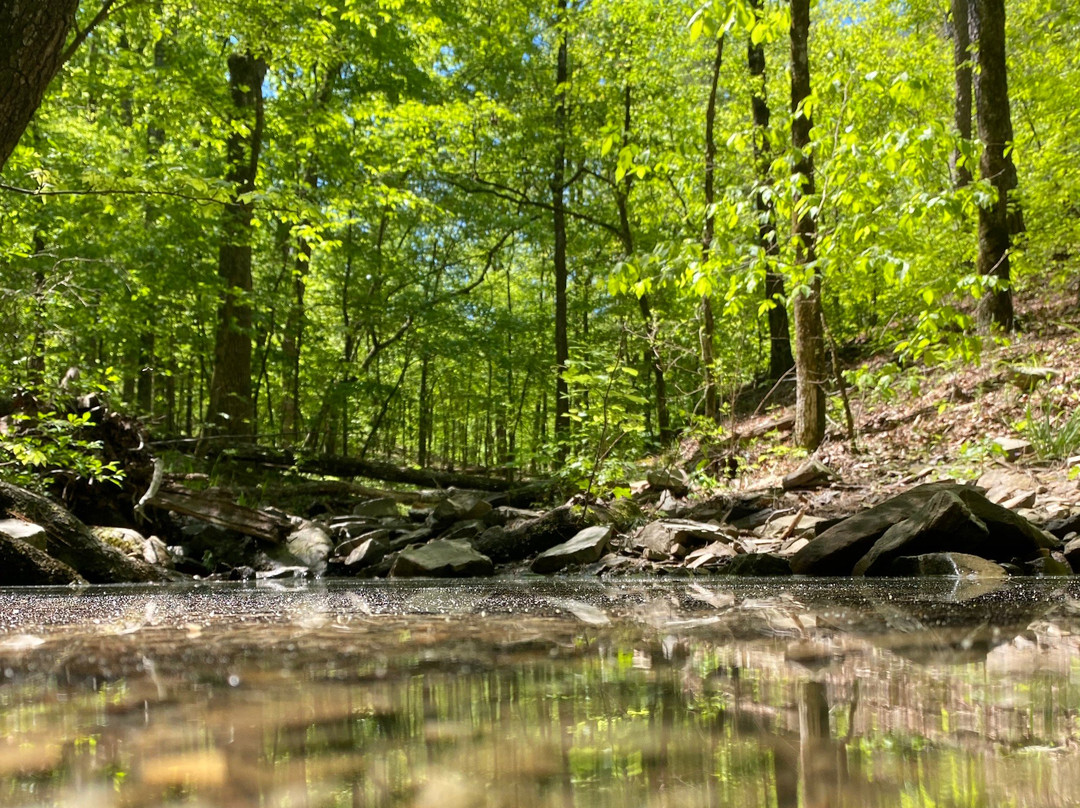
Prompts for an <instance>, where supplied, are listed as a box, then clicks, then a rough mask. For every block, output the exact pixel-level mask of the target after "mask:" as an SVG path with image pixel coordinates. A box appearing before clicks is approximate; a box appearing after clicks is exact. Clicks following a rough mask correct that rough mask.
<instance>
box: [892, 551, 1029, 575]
mask: <svg viewBox="0 0 1080 808" xmlns="http://www.w3.org/2000/svg"><path fill="white" fill-rule="evenodd" d="M889 573H890V574H891V575H904V576H906V575H913V576H918V577H924V576H931V575H944V576H947V577H951V578H1004V577H1005V576H1007V575H1008V574H1009V573H1008V571H1007V570H1006V569H1005V568H1004V567H1003V566H1001V565H1000V564H995V563H994V562H993V561H987V560H986V559H985V558H981V557H979V556H976V555H971V554H970V553H926V554H924V555H918V556H901V557H900V558H897V559H895V560H894V561H893V562H892V566H891V568H890V570H889Z"/></svg>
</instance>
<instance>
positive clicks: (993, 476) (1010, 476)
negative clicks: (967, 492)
mask: <svg viewBox="0 0 1080 808" xmlns="http://www.w3.org/2000/svg"><path fill="white" fill-rule="evenodd" d="M975 484H976V485H977V486H978V487H979V488H984V489H986V498H987V499H988V500H990V501H991V502H996V503H998V504H999V505H1000V504H1002V503H1003V502H1005V501H1006V500H1007V499H1010V498H1011V497H1014V496H1016V495H1017V494H1018V493H1020V492H1024V491H1035V492H1036V493H1038V492H1039V489H1040V488H1041V487H1043V486H1042V485H1041V483H1040V482H1039V480H1038V479H1037V478H1036V477H1035V476H1034V475H1033V474H1029V473H1027V472H1024V471H1020V470H1018V469H1017V470H1014V469H1007V468H991V469H989V470H988V471H985V472H983V474H982V475H981V476H980V477H979V479H978V481H977V482H976V483H975Z"/></svg>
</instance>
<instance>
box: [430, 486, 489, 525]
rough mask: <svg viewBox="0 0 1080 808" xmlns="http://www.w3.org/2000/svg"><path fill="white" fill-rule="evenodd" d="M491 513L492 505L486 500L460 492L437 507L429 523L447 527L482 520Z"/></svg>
mask: <svg viewBox="0 0 1080 808" xmlns="http://www.w3.org/2000/svg"><path fill="white" fill-rule="evenodd" d="M490 511H491V503H490V502H488V501H487V500H486V499H483V498H482V497H479V496H477V495H476V494H469V493H466V492H464V491H459V492H457V493H456V494H451V495H450V496H448V497H447V498H446V499H444V500H443V501H442V502H440V503H439V504H438V505H436V506H435V508H434V510H432V512H431V515H430V516H429V517H428V522H429V524H430V525H431V526H439V527H445V526H447V525H449V524H452V523H453V522H463V521H467V520H470V519H482V518H483V517H484V516H485V515H486V514H488V513H489V512H490Z"/></svg>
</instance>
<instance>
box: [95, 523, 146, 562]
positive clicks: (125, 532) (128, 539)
mask: <svg viewBox="0 0 1080 808" xmlns="http://www.w3.org/2000/svg"><path fill="white" fill-rule="evenodd" d="M90 532H91V533H93V534H94V537H95V538H96V539H97V540H98V541H102V542H104V543H105V544H107V545H109V546H110V547H115V548H116V549H117V550H119V551H120V552H121V553H123V554H124V555H128V556H133V557H136V558H142V557H143V552H144V550H145V547H146V539H145V538H143V535H142V533H140V532H139V531H137V530H132V529H131V528H127V527H100V526H97V525H95V526H94V527H91V528H90Z"/></svg>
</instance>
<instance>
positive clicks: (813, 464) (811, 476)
mask: <svg viewBox="0 0 1080 808" xmlns="http://www.w3.org/2000/svg"><path fill="white" fill-rule="evenodd" d="M839 479H840V475H839V474H837V473H836V472H835V471H833V470H832V469H831V468H829V467H828V466H826V465H825V464H824V463H821V462H820V461H817V460H809V461H807V462H806V463H803V464H802V465H801V466H799V467H798V468H797V469H795V471H793V472H791V473H790V474H788V475H786V476H785V477H784V479H783V481H782V483H781V485H782V486H783V487H784V490H785V491H791V490H793V489H795V488H818V487H820V486H823V485H828V484H829V483H831V482H832V481H833V480H839Z"/></svg>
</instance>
